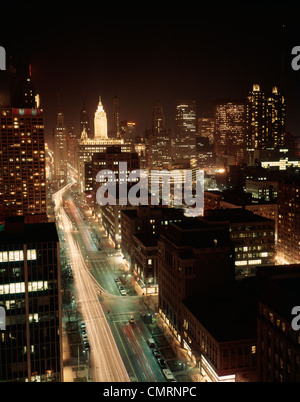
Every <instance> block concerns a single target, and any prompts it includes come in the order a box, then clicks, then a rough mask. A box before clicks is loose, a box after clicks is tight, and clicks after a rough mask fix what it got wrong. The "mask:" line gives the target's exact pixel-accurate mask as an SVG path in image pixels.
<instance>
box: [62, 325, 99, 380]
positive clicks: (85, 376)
mask: <svg viewBox="0 0 300 402" xmlns="http://www.w3.org/2000/svg"><path fill="white" fill-rule="evenodd" d="M63 370H64V382H92V379H91V378H90V379H89V369H88V366H87V365H86V364H80V365H79V370H78V364H76V365H74V358H72V356H71V353H70V347H69V344H68V335H67V333H66V332H65V331H63Z"/></svg>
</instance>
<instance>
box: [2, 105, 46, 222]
mask: <svg viewBox="0 0 300 402" xmlns="http://www.w3.org/2000/svg"><path fill="white" fill-rule="evenodd" d="M0 148H1V153H0V172H1V175H0V215H1V216H2V220H3V217H5V216H15V215H33V214H44V213H46V167H45V143H44V119H43V110H42V109H16V108H3V109H0Z"/></svg>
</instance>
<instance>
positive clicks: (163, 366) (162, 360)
mask: <svg viewBox="0 0 300 402" xmlns="http://www.w3.org/2000/svg"><path fill="white" fill-rule="evenodd" d="M157 361H158V364H159V365H160V367H161V368H162V369H165V368H167V366H166V362H165V361H164V359H163V358H162V357H159V358H158V359H157Z"/></svg>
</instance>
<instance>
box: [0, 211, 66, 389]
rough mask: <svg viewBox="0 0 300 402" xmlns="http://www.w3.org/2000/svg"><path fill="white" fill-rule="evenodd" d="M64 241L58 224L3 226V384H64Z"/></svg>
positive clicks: (0, 343)
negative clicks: (61, 251) (61, 248)
mask: <svg viewBox="0 0 300 402" xmlns="http://www.w3.org/2000/svg"><path fill="white" fill-rule="evenodd" d="M58 241H59V240H58V236H57V231H56V227H55V224H54V223H37V224H26V223H25V222H24V217H17V218H16V217H15V218H9V219H7V221H6V222H5V225H4V226H0V306H2V307H4V309H5V311H6V330H5V331H4V332H1V338H0V382H1V381H4V382H48V381H53V382H63V356H62V324H61V323H62V310H61V289H60V260H59V242H58Z"/></svg>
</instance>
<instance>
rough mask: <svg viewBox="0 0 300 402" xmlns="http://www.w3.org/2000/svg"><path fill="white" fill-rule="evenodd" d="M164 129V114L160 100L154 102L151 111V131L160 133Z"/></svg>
mask: <svg viewBox="0 0 300 402" xmlns="http://www.w3.org/2000/svg"><path fill="white" fill-rule="evenodd" d="M164 129H165V115H164V112H163V108H162V105H161V103H160V102H158V101H157V102H155V105H154V111H153V113H152V133H153V134H154V135H155V134H161V133H162V132H163V131H164Z"/></svg>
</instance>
